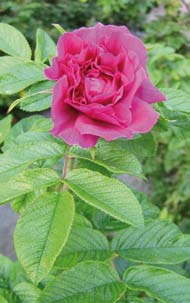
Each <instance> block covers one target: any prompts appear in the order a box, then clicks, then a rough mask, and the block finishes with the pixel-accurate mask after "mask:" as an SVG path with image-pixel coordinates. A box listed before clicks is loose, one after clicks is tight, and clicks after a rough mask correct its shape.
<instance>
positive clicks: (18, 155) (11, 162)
mask: <svg viewBox="0 0 190 303" xmlns="http://www.w3.org/2000/svg"><path fill="white" fill-rule="evenodd" d="M22 137H23V138H22ZM22 137H20V138H19V139H22V140H18V145H16V146H14V147H13V149H9V150H7V151H6V152H5V153H4V154H1V155H0V180H4V179H5V178H7V177H11V176H14V175H16V174H17V173H18V172H21V171H22V170H24V169H25V168H26V167H28V166H29V165H31V164H32V163H34V162H36V161H39V160H47V159H58V158H62V157H63V155H64V152H65V148H66V146H65V144H64V141H59V140H57V139H56V138H54V137H53V136H51V135H50V134H42V133H28V134H27V135H23V136H22ZM23 142H25V143H23Z"/></svg>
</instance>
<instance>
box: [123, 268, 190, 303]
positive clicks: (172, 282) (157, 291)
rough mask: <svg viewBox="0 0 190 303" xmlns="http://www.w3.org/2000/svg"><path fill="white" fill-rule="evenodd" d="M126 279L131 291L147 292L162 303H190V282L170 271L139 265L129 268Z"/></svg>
mask: <svg viewBox="0 0 190 303" xmlns="http://www.w3.org/2000/svg"><path fill="white" fill-rule="evenodd" d="M124 279H125V281H126V283H127V286H128V287H129V288H130V289H134V290H141V291H145V292H147V293H148V294H149V295H151V296H153V297H154V298H157V299H158V300H160V301H161V302H165V303H179V302H180V303H189V302H190V280H189V279H187V278H185V277H183V276H181V275H178V274H176V273H175V272H172V271H170V270H168V269H163V268H159V267H154V266H147V265H139V266H135V267H131V268H129V269H128V270H127V271H126V273H125V275H124Z"/></svg>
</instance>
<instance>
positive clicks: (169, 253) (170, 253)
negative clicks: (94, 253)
mask: <svg viewBox="0 0 190 303" xmlns="http://www.w3.org/2000/svg"><path fill="white" fill-rule="evenodd" d="M112 249H113V251H115V252H117V253H119V254H120V255H121V256H122V257H125V258H127V259H129V260H133V261H135V262H145V263H154V264H177V263H181V262H183V261H185V260H189V259H190V236H189V235H183V234H182V233H181V232H180V230H179V229H178V227H177V226H176V225H174V224H172V223H169V222H165V221H153V222H152V223H149V224H147V225H146V226H145V227H144V228H133V227H130V228H128V229H125V230H122V231H120V232H119V233H118V234H117V235H116V236H115V237H114V239H113V241H112Z"/></svg>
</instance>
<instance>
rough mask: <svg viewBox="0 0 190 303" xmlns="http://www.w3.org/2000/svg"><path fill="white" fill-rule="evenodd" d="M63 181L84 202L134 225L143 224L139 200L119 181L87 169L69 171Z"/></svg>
mask: <svg viewBox="0 0 190 303" xmlns="http://www.w3.org/2000/svg"><path fill="white" fill-rule="evenodd" d="M65 183H66V184H67V186H68V187H69V188H70V189H71V190H72V191H74V192H75V193H76V195H78V196H79V197H80V198H81V199H82V200H84V201H85V202H86V203H88V204H90V205H92V206H94V207H96V208H98V209H100V210H102V211H103V212H105V213H107V214H109V215H110V216H112V217H114V218H116V219H118V220H120V221H123V222H126V223H129V224H132V225H135V226H141V225H143V214H142V209H141V206H140V204H139V202H138V201H137V199H136V197H135V195H134V194H133V193H132V191H131V190H130V189H129V188H128V187H127V186H126V185H124V184H123V183H121V182H120V181H118V180H116V179H112V178H109V177H105V176H104V175H102V174H100V173H98V172H93V171H90V170H87V169H75V170H73V171H71V172H69V174H68V176H67V179H66V180H65Z"/></svg>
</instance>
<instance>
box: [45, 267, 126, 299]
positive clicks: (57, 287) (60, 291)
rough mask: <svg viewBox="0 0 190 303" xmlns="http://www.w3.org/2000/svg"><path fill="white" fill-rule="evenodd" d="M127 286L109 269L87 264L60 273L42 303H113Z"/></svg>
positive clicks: (46, 291) (49, 287)
mask: <svg viewBox="0 0 190 303" xmlns="http://www.w3.org/2000/svg"><path fill="white" fill-rule="evenodd" d="M124 291H125V285H124V284H123V282H120V281H119V277H118V275H117V273H116V272H115V271H113V270H112V269H111V268H110V267H109V266H108V265H106V264H104V263H101V262H85V263H80V264H78V265H76V266H75V267H73V268H71V269H70V270H68V271H65V272H63V273H61V274H60V275H59V276H57V277H56V278H55V280H54V281H52V282H50V283H49V285H47V287H46V288H45V290H44V291H43V292H42V296H41V297H40V300H39V303H54V302H56V303H67V302H72V303H89V302H93V303H100V302H104V303H114V302H116V301H117V300H118V299H119V298H120V297H121V295H122V294H123V293H124Z"/></svg>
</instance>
